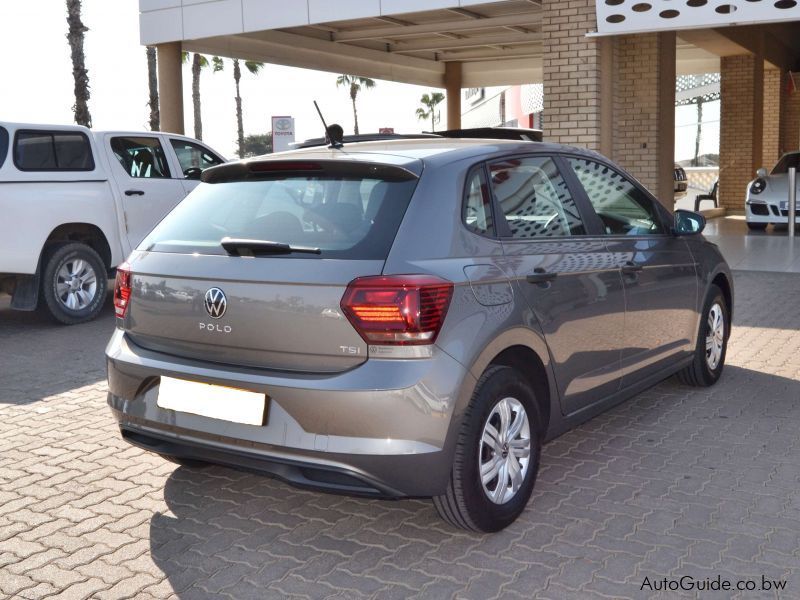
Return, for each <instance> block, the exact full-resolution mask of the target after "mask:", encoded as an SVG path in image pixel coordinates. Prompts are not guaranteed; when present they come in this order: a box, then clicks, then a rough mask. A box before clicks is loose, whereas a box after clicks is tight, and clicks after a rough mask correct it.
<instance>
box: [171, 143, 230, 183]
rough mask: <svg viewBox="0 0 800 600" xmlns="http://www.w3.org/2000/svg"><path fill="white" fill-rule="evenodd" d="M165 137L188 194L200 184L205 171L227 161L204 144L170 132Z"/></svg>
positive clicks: (178, 175)
mask: <svg viewBox="0 0 800 600" xmlns="http://www.w3.org/2000/svg"><path fill="white" fill-rule="evenodd" d="M163 137H164V138H165V139H166V144H167V145H168V146H169V149H170V150H171V153H172V158H173V164H174V165H175V168H176V169H177V170H178V174H177V175H176V176H177V177H179V178H182V179H181V181H182V182H183V189H184V190H186V193H187V194H188V193H189V192H191V191H192V190H193V189H194V188H196V187H197V186H198V184H199V183H200V174H201V173H202V172H203V171H205V170H206V169H208V168H209V167H214V166H216V165H221V164H222V163H224V162H225V160H224V159H223V158H221V157H220V156H219V155H217V153H216V152H214V151H213V150H211V149H210V148H208V147H207V146H204V145H203V144H199V143H197V142H195V141H190V140H187V139H184V138H179V137H174V136H171V135H169V134H164V135H163Z"/></svg>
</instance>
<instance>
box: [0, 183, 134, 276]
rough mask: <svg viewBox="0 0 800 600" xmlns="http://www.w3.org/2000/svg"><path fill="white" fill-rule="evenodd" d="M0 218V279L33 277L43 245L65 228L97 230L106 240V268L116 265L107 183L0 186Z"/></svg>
mask: <svg viewBox="0 0 800 600" xmlns="http://www.w3.org/2000/svg"><path fill="white" fill-rule="evenodd" d="M48 175H50V176H52V175H54V174H53V173H50V174H48ZM56 175H57V174H56ZM0 215H2V218H1V219H0V273H19V274H33V273H35V272H36V268H37V265H38V263H39V255H40V254H41V251H42V248H43V247H44V243H45V241H46V240H47V238H48V236H49V235H50V233H51V232H52V231H53V230H54V229H55V228H56V227H58V226H59V225H63V224H65V223H88V224H90V225H95V226H97V227H98V228H99V229H100V230H101V231H102V232H103V233H104V234H105V236H106V239H107V240H108V244H109V246H110V248H111V255H112V264H118V263H119V262H121V261H122V258H123V256H122V249H121V247H120V241H119V232H118V221H117V211H116V207H115V204H114V202H113V196H112V191H111V187H110V186H109V184H108V181H105V180H95V181H81V182H79V181H27V182H8V181H6V182H4V181H0Z"/></svg>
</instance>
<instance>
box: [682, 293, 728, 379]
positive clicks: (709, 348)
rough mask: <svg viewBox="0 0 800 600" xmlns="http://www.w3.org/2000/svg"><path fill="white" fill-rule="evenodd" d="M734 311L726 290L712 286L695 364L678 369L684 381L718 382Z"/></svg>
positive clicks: (723, 364)
mask: <svg viewBox="0 0 800 600" xmlns="http://www.w3.org/2000/svg"><path fill="white" fill-rule="evenodd" d="M729 314H730V310H729V309H728V303H727V302H726V301H725V296H724V294H723V293H722V290H721V289H719V288H718V287H717V286H716V285H712V286H711V287H710V288H709V290H708V295H707V296H706V301H705V304H704V305H703V314H702V317H701V319H700V330H699V331H698V332H697V345H696V346H695V350H694V360H692V364H690V365H689V366H688V367H686V368H685V369H683V370H682V371H680V372H678V378H679V379H680V380H681V382H682V383H684V384H686V385H690V386H693V387H708V386H711V385H714V384H715V383H716V382H717V380H719V378H720V376H721V375H722V369H723V367H724V366H725V354H726V352H727V350H728V337H729V336H730V317H729V316H728V315H729Z"/></svg>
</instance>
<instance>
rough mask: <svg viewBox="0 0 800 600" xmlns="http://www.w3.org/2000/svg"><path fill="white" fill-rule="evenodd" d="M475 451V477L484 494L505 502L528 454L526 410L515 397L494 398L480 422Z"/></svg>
mask: <svg viewBox="0 0 800 600" xmlns="http://www.w3.org/2000/svg"><path fill="white" fill-rule="evenodd" d="M478 452H479V454H478V466H479V471H480V472H479V477H480V479H481V486H482V487H483V491H484V493H485V494H486V496H487V497H488V498H489V500H491V501H492V502H494V503H495V504H505V503H506V502H508V501H509V500H511V499H512V498H513V497H514V496H516V495H517V492H518V491H519V489H520V487H521V486H522V482H523V481H525V475H526V474H527V472H528V465H529V462H530V456H531V428H530V421H529V420H528V413H527V412H525V408H524V407H523V406H522V403H521V402H519V400H516V399H515V398H503V399H502V400H500V402H498V403H497V404H496V405H495V406H494V408H493V409H492V411H491V412H490V413H489V416H488V417H487V419H486V422H485V423H484V426H483V433H482V434H481V441H480V448H479V451H478Z"/></svg>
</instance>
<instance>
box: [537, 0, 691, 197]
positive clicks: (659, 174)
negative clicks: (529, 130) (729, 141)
mask: <svg viewBox="0 0 800 600" xmlns="http://www.w3.org/2000/svg"><path fill="white" fill-rule="evenodd" d="M596 28H597V19H596V15H595V0H544V1H543V2H542V38H543V39H542V46H543V57H542V64H543V71H544V129H545V131H544V135H545V139H546V140H547V141H552V142H556V143H561V144H571V145H575V146H584V147H586V148H590V149H592V150H597V151H599V152H601V153H603V154H605V155H607V156H608V157H609V158H612V159H614V160H616V161H618V162H619V163H620V164H621V165H622V166H623V167H625V168H626V169H628V170H629V171H630V172H631V174H632V175H634V176H635V177H637V178H639V179H640V180H641V181H642V183H644V184H645V185H646V186H647V187H648V188H649V189H650V190H651V191H652V192H653V193H654V194H656V195H657V196H658V197H659V198H661V200H662V202H664V204H665V205H666V206H668V207H669V208H672V206H673V203H674V200H673V189H674V184H673V181H672V170H673V166H674V162H673V161H674V157H673V155H674V151H675V150H674V144H675V134H674V130H675V34H674V33H669V32H668V33H653V34H645V35H634V36H625V37H620V38H592V37H589V38H587V37H586V33H587V32H590V31H595V30H596Z"/></svg>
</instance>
